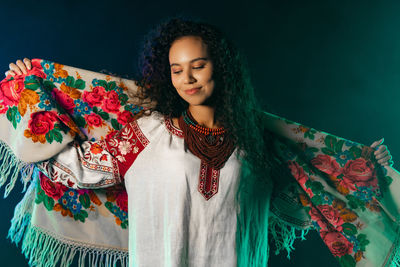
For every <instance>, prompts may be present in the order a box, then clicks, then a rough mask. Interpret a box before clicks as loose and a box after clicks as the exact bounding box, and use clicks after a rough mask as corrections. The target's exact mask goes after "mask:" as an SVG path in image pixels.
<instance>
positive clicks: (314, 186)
mask: <svg viewBox="0 0 400 267" xmlns="http://www.w3.org/2000/svg"><path fill="white" fill-rule="evenodd" d="M323 189H324V186H323V185H322V184H321V183H320V182H313V183H312V184H311V190H312V191H313V193H314V194H318V193H319V192H321V191H322V190H323Z"/></svg>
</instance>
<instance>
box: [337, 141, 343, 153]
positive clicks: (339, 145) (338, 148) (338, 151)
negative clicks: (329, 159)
mask: <svg viewBox="0 0 400 267" xmlns="http://www.w3.org/2000/svg"><path fill="white" fill-rule="evenodd" d="M343 144H344V140H340V141H339V142H337V143H336V145H335V151H336V153H340V152H342V149H343Z"/></svg>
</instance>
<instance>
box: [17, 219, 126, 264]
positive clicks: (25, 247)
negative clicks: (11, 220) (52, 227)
mask: <svg viewBox="0 0 400 267" xmlns="http://www.w3.org/2000/svg"><path fill="white" fill-rule="evenodd" d="M22 253H24V255H25V257H26V258H27V259H28V260H29V265H30V266H37V267H47V266H60V267H67V266H70V265H71V264H72V262H73V259H74V257H75V256H76V254H77V253H78V257H79V258H78V266H79V267H84V266H98V267H111V266H117V263H118V261H119V265H120V266H128V252H127V251H121V250H118V249H110V248H101V247H94V246H92V245H89V244H85V243H81V242H77V241H73V240H70V239H65V238H58V237H56V236H55V235H54V234H52V233H50V232H48V231H45V230H43V229H41V228H39V227H37V226H33V225H28V227H27V231H26V233H25V236H24V240H23V241H22ZM86 258H88V259H87V260H86ZM87 262H88V264H86V263H87Z"/></svg>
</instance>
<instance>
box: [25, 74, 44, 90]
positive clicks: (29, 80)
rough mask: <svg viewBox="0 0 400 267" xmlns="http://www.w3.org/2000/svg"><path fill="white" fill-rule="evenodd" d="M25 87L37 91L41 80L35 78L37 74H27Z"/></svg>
mask: <svg viewBox="0 0 400 267" xmlns="http://www.w3.org/2000/svg"><path fill="white" fill-rule="evenodd" d="M24 84H25V88H26V89H30V90H33V91H35V90H36V89H38V88H39V87H40V83H39V81H38V80H37V79H36V78H35V76H27V77H26V78H25V81H24Z"/></svg>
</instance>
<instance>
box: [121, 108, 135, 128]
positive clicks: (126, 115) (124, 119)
mask: <svg viewBox="0 0 400 267" xmlns="http://www.w3.org/2000/svg"><path fill="white" fill-rule="evenodd" d="M132 118H133V116H132V113H131V112H129V111H127V110H124V111H123V112H119V113H118V117H117V121H118V122H119V123H120V124H122V125H126V124H127V123H128V122H129V121H130V120H131V119H132Z"/></svg>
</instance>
